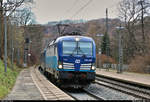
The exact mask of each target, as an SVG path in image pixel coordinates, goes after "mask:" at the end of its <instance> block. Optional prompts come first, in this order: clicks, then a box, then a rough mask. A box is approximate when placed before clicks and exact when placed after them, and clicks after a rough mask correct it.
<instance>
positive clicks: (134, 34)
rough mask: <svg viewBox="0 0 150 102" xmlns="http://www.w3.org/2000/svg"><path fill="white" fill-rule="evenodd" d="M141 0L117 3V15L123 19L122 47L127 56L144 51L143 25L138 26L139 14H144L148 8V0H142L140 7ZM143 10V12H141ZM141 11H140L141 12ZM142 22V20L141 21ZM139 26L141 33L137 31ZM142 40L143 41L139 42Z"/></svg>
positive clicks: (123, 0) (126, 0)
mask: <svg viewBox="0 0 150 102" xmlns="http://www.w3.org/2000/svg"><path fill="white" fill-rule="evenodd" d="M140 2H141V0H122V1H121V2H120V3H119V7H118V10H119V17H120V18H121V20H122V21H124V26H125V28H126V33H125V34H124V37H123V38H124V49H125V51H126V54H127V56H130V57H134V56H135V54H137V53H138V54H143V53H144V52H145V50H144V49H145V46H144V45H143V42H144V41H145V38H146V37H145V36H146V35H145V34H144V32H143V29H144V26H143V27H142V28H141V27H139V24H140V21H141V20H142V19H141V16H143V17H144V16H146V14H148V12H149V11H148V9H149V0H142V2H144V3H142V7H141V5H140ZM142 11H144V12H142ZM141 12H142V13H141ZM142 22H143V21H142ZM139 28H140V29H142V32H143V33H140V32H139ZM140 36H142V38H141V37H140ZM141 41H143V42H141Z"/></svg>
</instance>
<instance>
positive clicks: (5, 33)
mask: <svg viewBox="0 0 150 102" xmlns="http://www.w3.org/2000/svg"><path fill="white" fill-rule="evenodd" d="M4 26H5V28H4V38H5V43H4V63H5V72H7V16H6V13H4Z"/></svg>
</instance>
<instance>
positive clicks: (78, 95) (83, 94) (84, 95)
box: [39, 70, 104, 100]
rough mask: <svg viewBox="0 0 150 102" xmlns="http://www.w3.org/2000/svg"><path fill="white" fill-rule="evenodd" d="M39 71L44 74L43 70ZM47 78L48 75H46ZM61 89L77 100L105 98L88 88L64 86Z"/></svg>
mask: <svg viewBox="0 0 150 102" xmlns="http://www.w3.org/2000/svg"><path fill="white" fill-rule="evenodd" d="M39 72H40V73H41V74H42V75H44V74H43V72H42V71H40V70H39ZM45 78H47V77H46V76H45ZM49 81H50V80H49ZM54 84H55V83H54ZM61 90H63V91H64V92H65V93H66V94H68V95H69V96H71V97H72V98H73V99H75V100H104V98H103V97H98V96H96V95H94V94H92V93H91V92H90V91H88V90H86V89H81V90H78V89H69V88H68V89H63V88H61Z"/></svg>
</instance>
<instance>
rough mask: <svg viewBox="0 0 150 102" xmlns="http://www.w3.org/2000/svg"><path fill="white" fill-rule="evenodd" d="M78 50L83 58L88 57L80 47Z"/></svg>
mask: <svg viewBox="0 0 150 102" xmlns="http://www.w3.org/2000/svg"><path fill="white" fill-rule="evenodd" d="M78 49H79V51H80V52H81V53H82V54H83V56H82V57H86V54H85V53H84V52H83V51H82V50H81V49H80V47H79V48H78Z"/></svg>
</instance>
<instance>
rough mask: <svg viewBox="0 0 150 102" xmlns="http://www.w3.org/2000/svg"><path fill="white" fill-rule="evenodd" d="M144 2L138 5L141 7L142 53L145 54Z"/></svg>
mask: <svg viewBox="0 0 150 102" xmlns="http://www.w3.org/2000/svg"><path fill="white" fill-rule="evenodd" d="M143 3H144V0H140V1H139V2H138V4H140V5H141V10H142V12H141V13H142V14H141V23H142V37H143V53H144V52H145V49H144V47H145V32H144V6H143Z"/></svg>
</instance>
